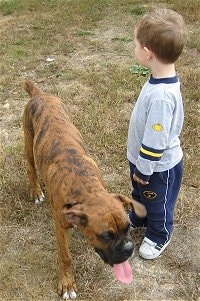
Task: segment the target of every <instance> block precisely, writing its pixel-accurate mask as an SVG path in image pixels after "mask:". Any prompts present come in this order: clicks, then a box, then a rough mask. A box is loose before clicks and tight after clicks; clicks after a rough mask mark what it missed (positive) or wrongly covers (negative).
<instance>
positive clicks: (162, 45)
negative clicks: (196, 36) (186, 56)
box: [135, 9, 187, 64]
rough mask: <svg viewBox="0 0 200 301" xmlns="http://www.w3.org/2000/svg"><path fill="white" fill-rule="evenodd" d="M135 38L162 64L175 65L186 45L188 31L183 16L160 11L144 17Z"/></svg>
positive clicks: (164, 10)
mask: <svg viewBox="0 0 200 301" xmlns="http://www.w3.org/2000/svg"><path fill="white" fill-rule="evenodd" d="M135 38H136V40H137V41H138V42H139V43H140V45H141V46H142V47H147V48H148V49H149V50H151V51H152V52H153V53H154V55H155V56H156V57H157V59H158V60H160V61H161V62H162V63H165V64H171V63H174V62H175V61H176V60H177V59H178V57H179V56H180V54H181V52H182V50H183V47H184V45H185V43H186V38H187V31H186V27H185V23H184V20H183V18H182V16H181V15H179V14H178V13H176V12H175V11H173V10H170V9H158V10H155V11H152V12H150V13H148V14H146V15H144V16H143V17H142V19H140V21H139V22H138V23H137V25H136V28H135Z"/></svg>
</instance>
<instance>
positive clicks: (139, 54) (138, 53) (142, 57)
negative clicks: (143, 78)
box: [135, 38, 149, 67]
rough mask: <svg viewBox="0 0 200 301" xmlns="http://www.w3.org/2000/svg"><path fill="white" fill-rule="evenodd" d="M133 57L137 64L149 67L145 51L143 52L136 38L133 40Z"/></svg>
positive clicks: (143, 48) (143, 49)
mask: <svg viewBox="0 0 200 301" xmlns="http://www.w3.org/2000/svg"><path fill="white" fill-rule="evenodd" d="M135 57H136V61H137V63H139V64H140V65H143V66H144V67H149V64H148V56H147V51H146V50H145V47H143V46H142V45H141V44H140V42H139V41H138V40H137V39H136V38H135Z"/></svg>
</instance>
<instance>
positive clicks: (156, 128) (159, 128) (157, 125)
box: [152, 123, 163, 132]
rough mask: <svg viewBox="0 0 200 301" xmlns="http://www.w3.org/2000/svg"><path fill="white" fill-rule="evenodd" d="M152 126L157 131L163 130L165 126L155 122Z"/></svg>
mask: <svg viewBox="0 0 200 301" xmlns="http://www.w3.org/2000/svg"><path fill="white" fill-rule="evenodd" d="M152 128H153V130H154V131H156V132H162V131H163V126H162V124H160V123H155V124H153V125H152Z"/></svg>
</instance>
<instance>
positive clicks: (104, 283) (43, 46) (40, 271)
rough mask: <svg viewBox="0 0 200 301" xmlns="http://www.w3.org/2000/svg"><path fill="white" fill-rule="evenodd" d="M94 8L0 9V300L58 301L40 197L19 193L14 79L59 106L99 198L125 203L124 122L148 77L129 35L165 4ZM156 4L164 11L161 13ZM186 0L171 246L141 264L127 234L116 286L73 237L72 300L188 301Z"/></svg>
mask: <svg viewBox="0 0 200 301" xmlns="http://www.w3.org/2000/svg"><path fill="white" fill-rule="evenodd" d="M1 2H4V1H0V3H1ZM8 2H9V1H7V3H8ZM10 2H11V4H12V5H14V4H16V3H18V4H20V3H23V1H18V2H16V1H10ZM104 2H105V3H106V4H104V5H103V4H102V3H104ZM104 2H103V1H99V2H98V1H88V2H87V3H88V4H87V5H92V4H93V6H92V7H93V11H92V12H91V11H90V9H89V8H88V7H87V9H86V7H85V6H87V5H86V2H85V1H82V2H81V1H80V2H79V1H68V2H67V3H68V6H66V3H64V2H63V1H55V4H53V3H54V2H52V1H49V2H47V1H44V2H43V6H42V4H40V5H41V7H40V8H38V3H37V1H33V2H31V3H32V4H30V3H29V1H27V3H29V4H27V7H23V5H22V7H20V8H19V7H18V6H17V4H16V7H15V9H14V11H13V12H12V11H11V12H10V13H9V14H8V15H5V13H4V10H3V8H2V6H0V9H1V11H2V15H1V19H0V34H1V35H0V39H1V47H0V54H1V57H2V59H1V60H2V62H1V63H2V64H1V75H0V103H1V106H0V138H1V144H0V146H1V148H0V154H1V160H0V177H1V182H0V191H1V195H0V203H1V211H0V214H1V218H0V242H1V246H0V251H1V256H0V270H1V273H0V301H7V300H12V299H13V300H15V301H22V300H28V301H29V300H32V301H36V300H37V301H40V300H41V301H42V300H43V301H46V300H48V301H55V300H60V298H59V297H58V296H57V293H56V283H57V265H56V256H57V253H56V244H55V237H54V222H53V220H52V216H51V212H50V209H49V206H48V200H46V202H45V203H44V204H42V205H41V206H36V205H35V204H34V203H33V202H32V200H30V199H29V193H28V181H27V177H26V170H25V158H24V153H23V132H22V126H21V117H22V113H23V108H24V106H25V104H26V102H27V100H28V96H27V95H26V94H25V92H24V91H23V89H22V85H23V81H24V79H25V78H30V79H32V80H34V81H35V82H37V83H38V84H39V85H40V86H41V87H42V88H43V89H44V90H46V91H48V92H51V93H54V94H57V95H59V96H60V97H62V98H63V100H64V102H65V103H66V105H67V107H68V108H69V111H70V114H71V117H72V119H73V121H74V123H75V124H76V125H77V127H78V128H79V130H80V131H81V133H82V134H83V136H84V138H85V141H86V144H87V145H88V148H89V151H90V153H91V156H92V158H93V159H95V161H96V162H97V164H98V165H99V167H100V169H101V170H102V173H103V175H104V178H105V181H106V183H107V187H108V190H109V191H112V192H122V193H124V194H127V195H130V192H131V187H130V181H129V176H128V174H129V172H128V166H127V161H126V157H125V151H126V135H127V128H128V121H129V118H130V114H131V111H132V107H133V104H134V101H135V98H136V96H137V95H138V93H139V91H140V88H141V86H142V84H143V83H144V81H145V80H146V79H147V78H148V74H147V75H140V74H137V73H136V74H134V73H132V72H131V70H132V66H133V65H134V64H135V61H134V41H133V27H134V24H135V21H136V19H137V18H138V16H139V15H140V14H142V13H144V12H145V11H146V10H148V9H150V8H151V7H152V6H153V7H155V6H162V7H163V6H165V2H162V1H141V3H143V4H138V3H139V2H138V1H128V0H127V1H119V2H117V1H110V2H109V1H104ZM147 2H148V3H147ZM167 2H168V4H167V5H168V7H171V6H172V5H173V4H172V2H170V1H167ZM191 2H192V1H189V2H188V3H189V4H187V5H188V7H189V8H185V7H184V9H185V10H184V9H183V6H182V4H181V2H179V1H177V3H176V4H177V9H178V10H180V11H181V13H183V15H184V16H185V18H186V19H187V23H188V26H189V29H190V37H191V38H190V40H189V42H188V45H187V47H186V49H185V50H184V53H183V56H182V58H181V59H180V61H179V62H178V64H177V65H178V69H179V73H180V76H181V78H182V82H183V93H184V97H185V112H186V116H185V125H184V131H183V135H182V138H181V141H182V145H183V149H184V158H185V174H184V180H183V185H182V189H181V193H180V195H179V200H178V203H177V208H176V212H175V227H174V233H173V237H172V241H171V243H170V245H169V247H168V248H167V249H166V251H165V252H164V253H163V254H162V256H160V257H159V258H158V259H156V260H154V261H146V260H144V259H141V258H140V257H139V255H138V248H139V246H140V244H141V242H142V238H143V235H144V232H143V230H135V231H133V232H132V233H131V236H132V237H133V239H134V240H135V243H136V252H135V255H134V257H133V258H132V259H131V260H130V262H131V265H132V268H133V273H134V280H133V282H132V283H131V284H130V285H128V286H125V285H122V284H119V283H118V282H117V281H116V280H115V279H114V275H113V272H112V269H111V268H110V267H109V266H106V265H105V264H104V263H103V262H102V261H101V259H100V258H99V256H98V255H97V254H96V253H95V252H94V250H93V249H92V248H91V247H90V246H89V245H88V242H87V241H86V240H85V238H84V237H83V236H82V234H81V233H80V232H78V231H77V230H73V231H72V240H71V250H72V253H73V254H74V271H75V275H76V280H77V285H78V300H98V301H101V300H112V301H115V300H116V301H117V300H118V301H119V300H120V301H122V300H124V301H125V300H129V301H133V300H134V301H139V300H184V301H186V300H187V301H189V300H195V301H197V300H200V298H199V260H200V255H199V248H200V244H199V213H200V205H199V199H200V197H199V196H200V188H199V130H198V127H199V74H200V54H199V49H200V47H199V44H198V42H196V41H195V34H196V39H198V38H199V35H198V33H199V31H198V30H199V29H198V28H199V25H198V24H199V23H198V21H197V20H198V18H197V16H196V19H195V11H192V9H193V8H194V7H195V5H196V3H197V2H195V1H193V3H192V4H191ZM34 3H35V5H36V4H37V5H36V6H34ZM59 3H60V4H59ZM76 3H77V4H79V7H78V6H76V5H75V4H76ZM81 3H83V5H82V6H81ZM84 3H85V4H84ZM58 4H59V5H60V6H56V5H58ZM101 4H102V6H101ZM117 4H118V5H117ZM24 5H25V4H24ZM31 5H32V6H31ZM54 5H55V6H54ZM84 5H85V6H84ZM98 5H99V6H98ZM174 5H175V4H174ZM189 5H190V6H189ZM97 6H98V7H97ZM6 7H7V6H6ZM11 8H12V6H11V7H10V9H11ZM52 8H53V10H51V9H52ZM58 8H59V9H58ZM172 8H173V7H172ZM95 9H97V12H96V13H95ZM187 9H190V10H191V14H190V15H189V14H188V11H187ZM62 10H63V11H64V12H65V17H64V15H63V20H62V17H61V15H60V14H61V12H62ZM69 11H70V13H69V16H68V17H66V14H67V12H69ZM72 13H74V17H73V18H72V15H73V14H72ZM87 14H88V15H87ZM189 16H190V17H189ZM192 18H193V19H192ZM48 58H50V59H52V60H51V61H50V62H49V61H48ZM44 189H45V188H44Z"/></svg>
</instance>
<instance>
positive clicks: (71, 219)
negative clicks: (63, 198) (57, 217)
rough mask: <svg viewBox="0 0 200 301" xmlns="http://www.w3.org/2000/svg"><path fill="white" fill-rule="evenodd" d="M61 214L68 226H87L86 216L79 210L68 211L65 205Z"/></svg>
mask: <svg viewBox="0 0 200 301" xmlns="http://www.w3.org/2000/svg"><path fill="white" fill-rule="evenodd" d="M63 213H64V215H65V219H66V221H67V222H68V224H70V225H72V226H77V227H80V226H82V227H85V226H87V224H88V217H87V215H86V214H84V213H82V212H81V211H79V210H72V209H68V207H67V206H66V205H65V206H64V207H63Z"/></svg>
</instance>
